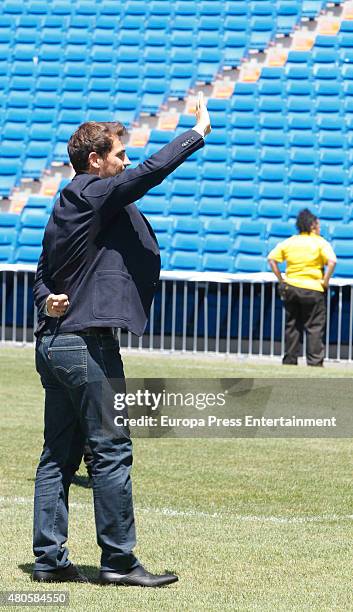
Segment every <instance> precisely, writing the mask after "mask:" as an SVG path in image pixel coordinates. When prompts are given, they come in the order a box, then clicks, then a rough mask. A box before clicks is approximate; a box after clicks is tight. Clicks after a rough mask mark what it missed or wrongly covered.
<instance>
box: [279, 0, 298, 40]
mask: <svg viewBox="0 0 353 612" xmlns="http://www.w3.org/2000/svg"><path fill="white" fill-rule="evenodd" d="M276 9H277V26H276V32H278V33H279V34H289V33H290V32H291V31H292V30H293V28H294V26H295V25H296V23H297V22H298V21H299V17H300V13H301V6H300V2H296V1H295V0H294V2H293V0H280V1H278V2H277V3H276Z"/></svg>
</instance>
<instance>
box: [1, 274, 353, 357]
mask: <svg viewBox="0 0 353 612" xmlns="http://www.w3.org/2000/svg"><path fill="white" fill-rule="evenodd" d="M35 270H36V266H35V265H33V264H27V265H25V264H1V265H0V317H1V320H0V343H1V344H3V345H5V344H6V343H10V344H11V343H15V344H18V345H31V344H33V342H34V340H35V338H34V335H33V330H34V328H35V326H36V321H37V314H38V313H37V309H36V307H35V305H34V302H33V294H32V286H33V281H34V274H35ZM352 319H353V278H341V279H340V278H334V279H333V280H332V282H331V284H330V289H329V291H328V293H327V325H326V333H325V338H326V355H325V357H326V359H330V360H335V361H340V360H344V361H346V360H348V361H352V353H353V331H352ZM284 324H285V317H284V309H283V306H282V302H281V301H280V300H279V298H278V295H277V290H276V281H274V277H273V275H272V274H271V273H266V272H263V273H253V274H251V273H244V274H230V273H218V272H208V273H205V272H195V271H192V270H189V271H174V272H167V271H164V272H162V274H161V284H160V288H159V291H158V293H157V295H156V297H155V300H154V302H153V305H152V309H151V313H150V318H149V321H148V325H147V328H146V331H145V334H144V336H143V337H142V338H137V337H136V336H133V335H132V334H131V333H128V332H125V331H121V330H119V331H118V337H119V340H120V344H121V347H122V348H127V349H138V350H149V351H170V352H177V351H181V352H191V353H199V354H200V353H207V354H223V355H229V356H231V355H236V356H240V357H241V356H244V357H251V356H254V357H263V356H267V357H280V356H282V355H283V350H284ZM303 354H305V337H304V339H303Z"/></svg>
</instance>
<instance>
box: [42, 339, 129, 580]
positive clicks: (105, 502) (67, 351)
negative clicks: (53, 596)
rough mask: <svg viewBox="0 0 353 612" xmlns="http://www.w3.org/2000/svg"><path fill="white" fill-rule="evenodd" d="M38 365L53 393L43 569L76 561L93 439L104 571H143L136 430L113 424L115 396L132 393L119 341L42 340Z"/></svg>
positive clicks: (47, 418) (47, 424)
mask: <svg viewBox="0 0 353 612" xmlns="http://www.w3.org/2000/svg"><path fill="white" fill-rule="evenodd" d="M36 368H37V371H38V373H39V374H40V377H41V382H42V385H43V387H44V389H45V414H44V446H43V452H42V454H41V457H40V461H39V465H38V469H37V474H36V482H35V496H34V529H33V551H34V555H35V558H36V560H35V569H36V570H53V569H57V568H62V567H66V566H67V565H69V563H70V561H69V559H68V549H67V547H65V543H66V540H67V538H68V513H69V502H68V497H69V488H70V484H71V482H72V479H73V476H74V473H75V472H76V470H77V469H78V467H79V465H80V462H81V458H82V453H83V448H84V444H85V441H86V440H87V441H88V444H89V447H90V449H91V452H92V455H93V465H92V480H93V498H94V511H95V522H96V532H97V542H98V545H99V546H100V547H101V550H102V554H101V569H103V570H126V569H129V568H133V567H136V566H137V565H139V562H138V560H137V558H136V557H135V556H134V554H133V552H132V549H133V548H134V546H135V543H136V537H135V522H134V512H133V503H132V487H131V478H130V470H131V466H132V444H131V439H130V433H129V430H128V427H127V428H119V429H118V428H115V427H114V424H113V421H114V415H115V414H116V412H114V395H115V393H116V392H124V390H125V380H124V370H123V364H122V360H121V357H120V353H119V344H118V341H117V340H115V339H114V338H113V336H109V335H103V334H97V335H92V336H88V335H87V336H80V335H78V334H74V333H73V334H59V335H57V336H56V337H55V336H42V337H41V338H40V339H38V340H37V344H36ZM120 414H121V413H120ZM78 511H79V510H78Z"/></svg>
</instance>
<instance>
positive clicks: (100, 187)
mask: <svg viewBox="0 0 353 612" xmlns="http://www.w3.org/2000/svg"><path fill="white" fill-rule="evenodd" d="M204 144H205V142H204V139H203V138H202V136H201V135H200V134H198V132H196V131H195V130H188V131H186V132H184V133H183V134H181V135H180V136H178V137H177V138H175V139H174V140H172V141H171V142H170V143H168V144H167V145H166V146H164V147H163V148H162V149H161V150H160V151H158V152H157V153H155V154H154V155H152V156H151V157H149V158H148V159H146V160H145V161H144V162H143V163H142V164H139V165H138V166H137V167H136V168H133V169H131V170H129V169H127V170H124V172H122V173H121V174H119V175H117V176H114V177H111V178H106V179H99V178H98V179H97V180H95V181H93V182H91V183H89V184H88V185H87V187H85V188H84V189H83V190H82V192H81V193H82V196H83V197H84V198H85V199H86V200H87V201H88V202H89V203H90V204H91V206H92V207H93V208H94V209H95V210H96V211H97V212H98V211H100V213H101V215H102V222H105V221H107V220H108V219H110V217H111V216H112V215H114V214H116V213H117V212H118V211H119V209H121V208H122V207H124V206H126V205H127V204H131V203H132V202H135V201H136V200H139V199H140V198H142V196H144V195H145V193H147V191H149V190H150V189H152V187H155V186H156V185H159V184H160V183H161V182H162V181H163V180H164V179H165V178H166V177H167V176H168V174H170V173H171V172H173V170H175V169H176V168H177V167H178V166H180V164H182V163H183V161H185V160H186V159H187V158H188V157H190V155H192V153H194V152H195V151H197V150H198V149H200V148H201V147H203V146H204Z"/></svg>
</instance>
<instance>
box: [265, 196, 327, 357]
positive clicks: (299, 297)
mask: <svg viewBox="0 0 353 612" xmlns="http://www.w3.org/2000/svg"><path fill="white" fill-rule="evenodd" d="M296 226H297V228H298V231H299V234H297V235H295V236H291V237H290V238H287V239H286V240H284V241H283V242H280V243H279V244H278V245H277V246H276V247H275V248H274V249H272V251H271V252H270V253H269V255H268V261H269V264H270V266H271V268H272V270H273V272H274V274H275V275H276V277H277V279H278V281H279V292H280V295H281V299H283V302H284V306H285V310H286V329H285V353H284V357H283V362H282V363H283V364H285V365H297V363H298V355H299V349H300V340H301V337H302V334H303V331H304V330H305V331H306V339H307V342H306V359H307V364H308V365H311V366H322V365H323V361H324V340H323V338H324V330H325V323H326V300H325V291H326V289H327V287H328V284H329V280H330V277H331V275H332V273H333V270H334V268H335V265H336V256H335V254H334V252H333V249H332V247H331V246H330V244H329V243H328V242H327V240H325V239H324V238H322V236H320V221H319V219H318V218H317V217H316V216H315V215H313V214H312V213H311V212H310V210H309V209H308V208H305V209H304V210H302V211H300V213H299V215H298V217H297V220H296ZM283 261H285V262H286V273H285V277H284V278H283V277H282V274H281V272H280V270H279V268H278V263H281V262H283ZM325 266H326V271H325Z"/></svg>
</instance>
